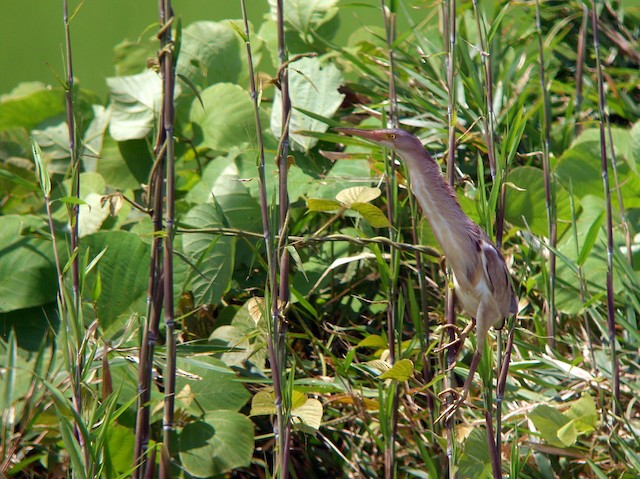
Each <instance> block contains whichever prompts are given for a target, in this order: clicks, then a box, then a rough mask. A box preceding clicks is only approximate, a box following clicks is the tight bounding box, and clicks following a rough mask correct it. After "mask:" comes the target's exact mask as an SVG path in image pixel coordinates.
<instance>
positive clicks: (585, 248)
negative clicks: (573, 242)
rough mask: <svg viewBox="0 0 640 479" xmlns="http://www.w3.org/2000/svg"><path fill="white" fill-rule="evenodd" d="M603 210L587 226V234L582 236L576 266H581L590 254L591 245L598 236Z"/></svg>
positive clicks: (603, 214)
mask: <svg viewBox="0 0 640 479" xmlns="http://www.w3.org/2000/svg"><path fill="white" fill-rule="evenodd" d="M604 217H605V212H604V211H602V212H601V213H600V214H599V215H598V217H597V218H596V220H595V221H594V222H593V223H592V224H591V226H590V227H589V231H588V232H587V235H586V236H585V237H584V240H583V242H582V246H581V247H580V254H579V255H578V261H577V263H578V266H583V265H584V263H585V261H586V260H587V258H588V257H589V255H590V254H591V250H592V249H593V245H594V244H595V242H596V239H597V238H598V233H599V232H600V227H601V226H602V222H603V221H604Z"/></svg>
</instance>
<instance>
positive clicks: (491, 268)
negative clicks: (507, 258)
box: [480, 240, 518, 317]
mask: <svg viewBox="0 0 640 479" xmlns="http://www.w3.org/2000/svg"><path fill="white" fill-rule="evenodd" d="M480 247H481V249H482V266H483V267H484V274H485V275H486V277H487V282H488V283H489V285H490V286H491V291H492V292H493V294H494V297H495V299H496V301H497V302H498V304H499V305H500V309H501V312H502V314H504V316H505V317H506V316H508V315H509V313H516V312H517V311H518V302H517V300H516V297H515V294H514V293H513V288H512V287H511V283H510V282H509V271H508V270H507V265H506V264H505V262H504V258H503V257H502V255H501V254H500V252H499V251H498V250H497V249H496V247H495V246H494V245H492V244H491V243H490V242H488V241H485V240H481V241H480Z"/></svg>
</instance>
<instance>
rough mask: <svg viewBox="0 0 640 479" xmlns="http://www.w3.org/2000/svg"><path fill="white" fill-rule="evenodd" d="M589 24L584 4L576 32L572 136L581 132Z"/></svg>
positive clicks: (587, 10)
mask: <svg viewBox="0 0 640 479" xmlns="http://www.w3.org/2000/svg"><path fill="white" fill-rule="evenodd" d="M588 24H589V7H587V5H586V4H585V3H583V4H582V23H581V24H580V31H579V32H578V52H577V55H576V103H575V111H574V118H575V120H574V121H575V127H574V135H576V136H577V135H578V134H580V131H581V130H582V127H581V124H580V112H581V111H582V99H583V98H582V87H583V84H584V81H583V73H584V65H585V57H586V51H587V48H586V46H587V26H588Z"/></svg>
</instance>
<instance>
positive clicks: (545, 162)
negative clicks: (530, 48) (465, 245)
mask: <svg viewBox="0 0 640 479" xmlns="http://www.w3.org/2000/svg"><path fill="white" fill-rule="evenodd" d="M536 32H537V36H538V61H539V62H540V92H541V94H542V100H543V111H544V120H543V121H544V128H543V131H544V133H543V135H544V137H543V139H542V145H543V146H542V168H543V170H544V193H545V196H544V201H545V208H546V211H547V231H548V234H549V244H550V245H551V248H552V249H549V250H547V253H548V254H549V295H548V296H549V297H548V298H547V336H548V340H549V346H550V347H551V348H553V347H555V342H556V340H555V320H556V306H555V293H556V255H555V253H554V252H553V250H554V249H555V247H556V207H555V193H554V185H553V181H552V178H551V170H550V166H549V145H550V142H551V133H550V131H551V105H550V103H549V92H548V91H547V86H546V78H545V69H544V45H543V42H542V27H541V24H540V2H539V0H536Z"/></svg>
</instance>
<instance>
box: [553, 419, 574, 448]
mask: <svg viewBox="0 0 640 479" xmlns="http://www.w3.org/2000/svg"><path fill="white" fill-rule="evenodd" d="M557 436H558V439H560V441H561V442H562V444H563V445H564V446H565V447H571V446H572V445H573V444H575V443H576V441H577V439H578V431H577V430H576V424H575V422H574V421H569V422H568V423H567V424H565V425H564V426H562V427H561V428H560V429H558V432H557Z"/></svg>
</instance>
